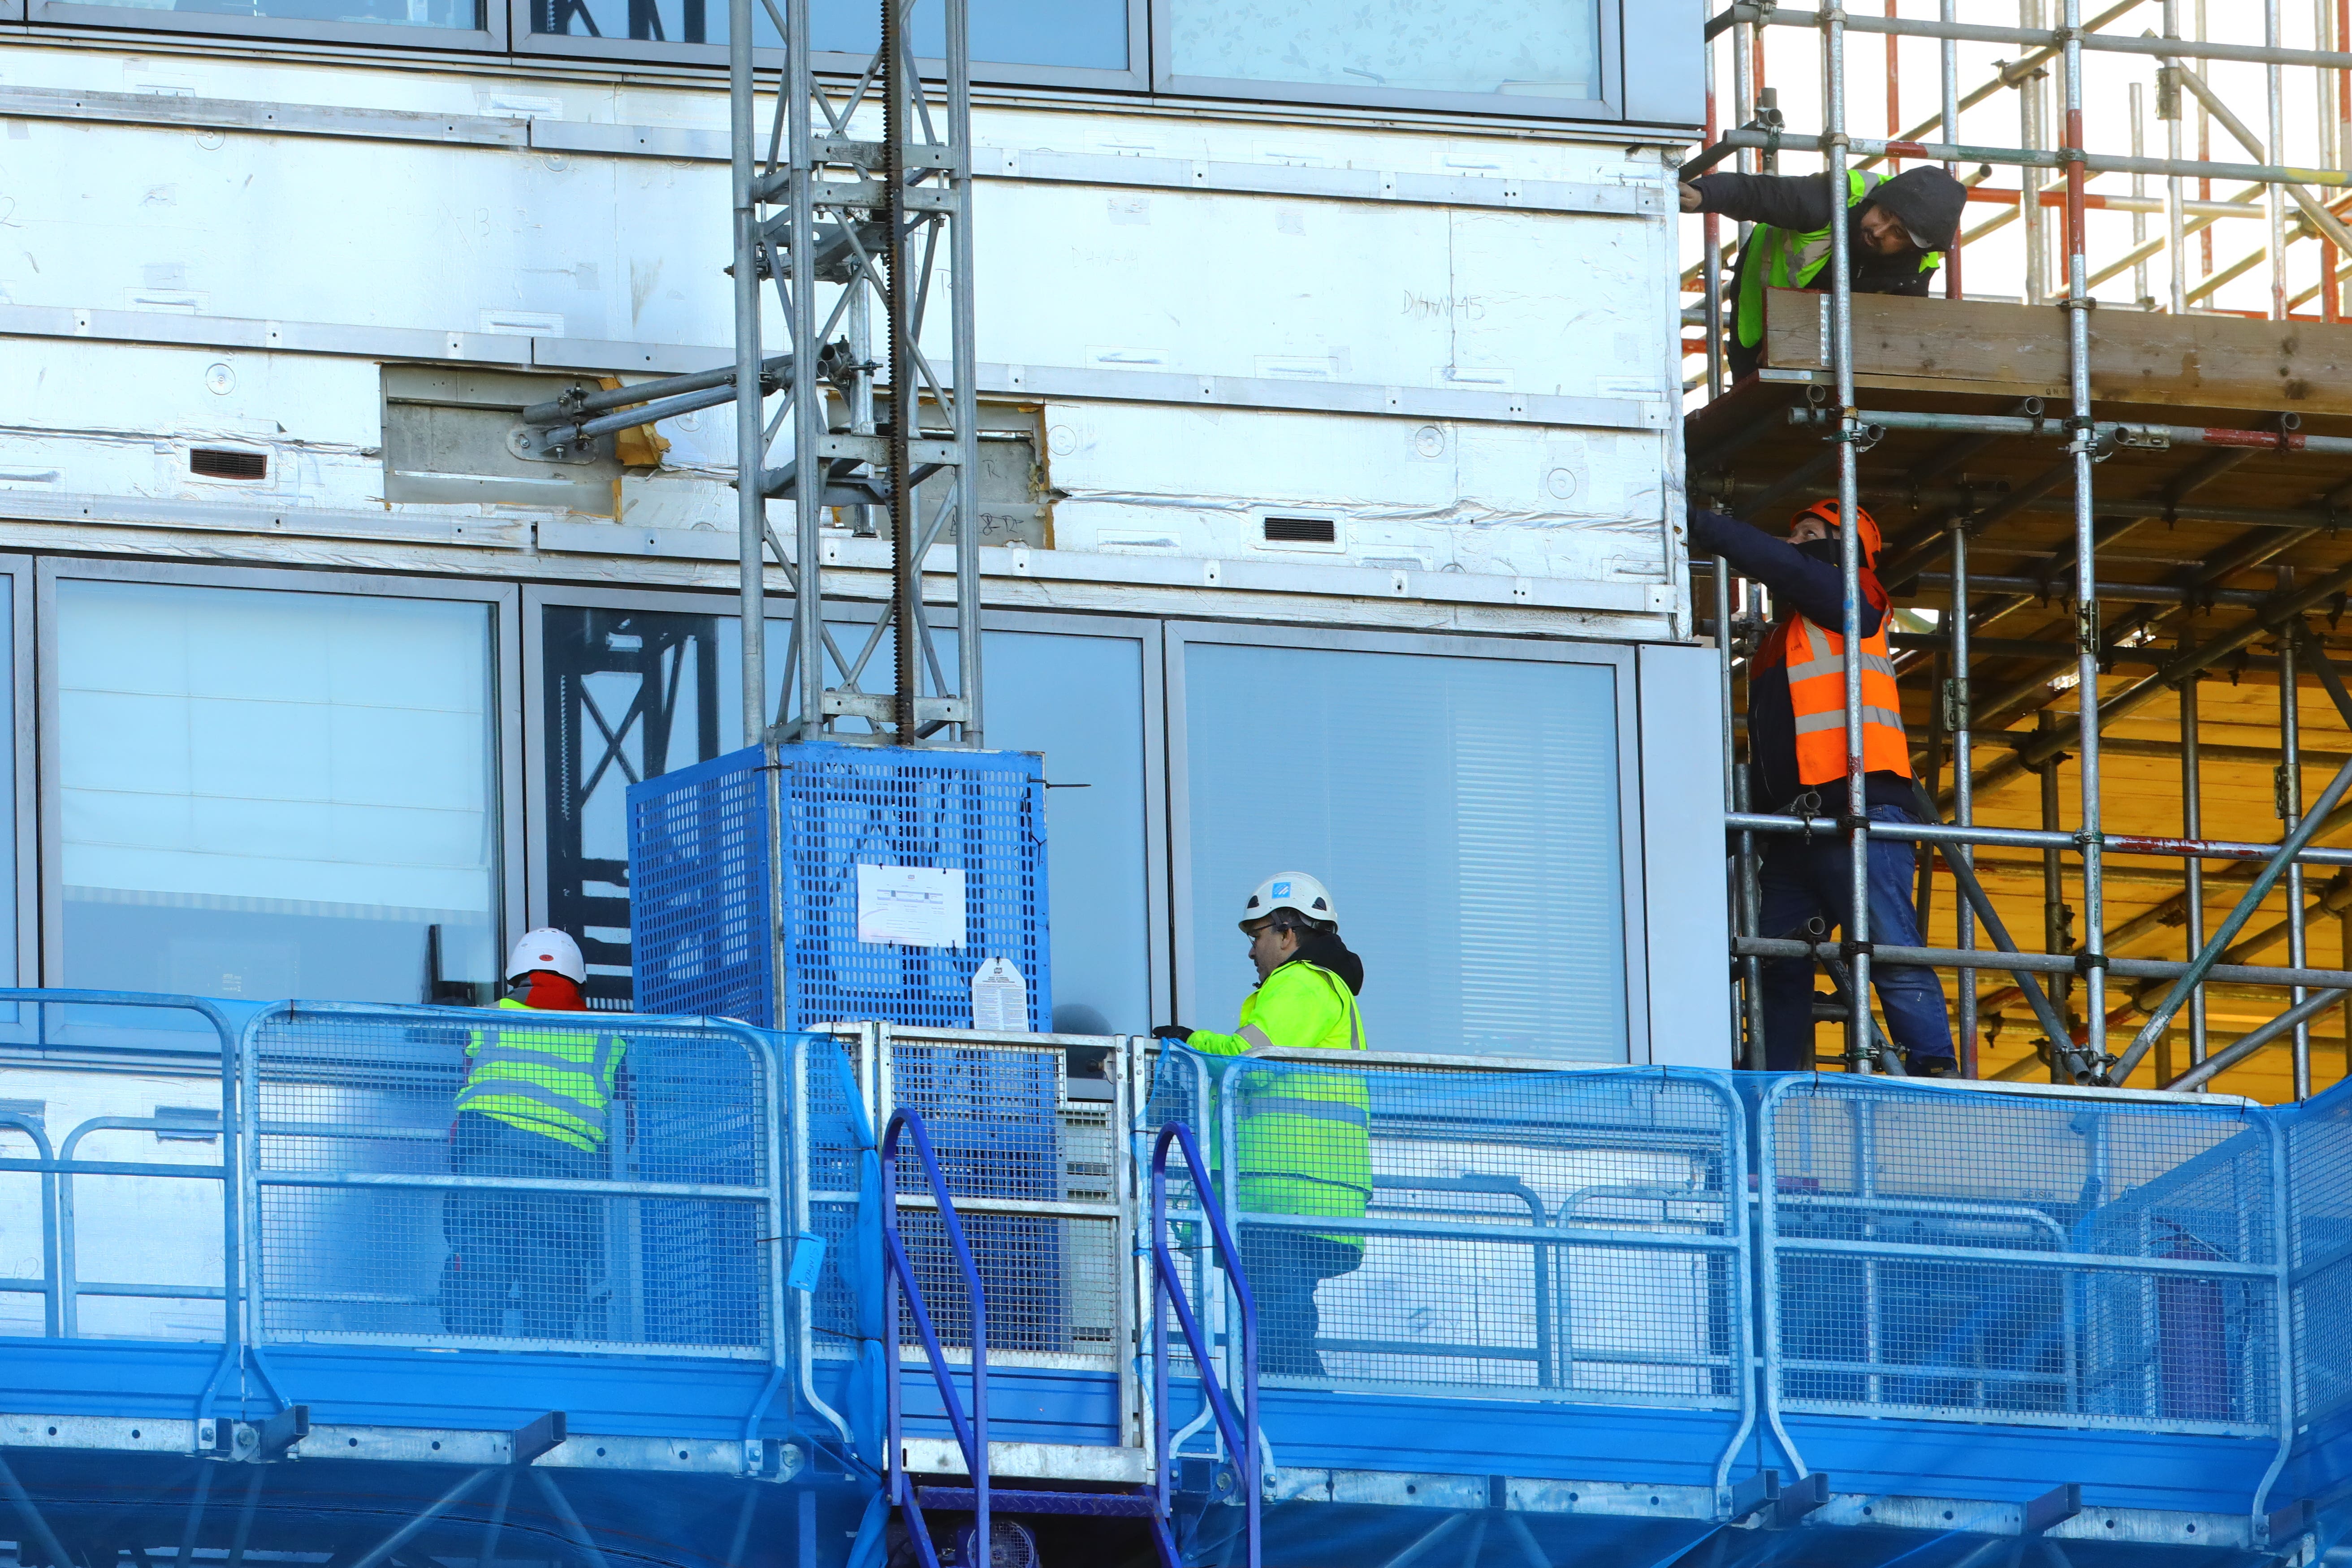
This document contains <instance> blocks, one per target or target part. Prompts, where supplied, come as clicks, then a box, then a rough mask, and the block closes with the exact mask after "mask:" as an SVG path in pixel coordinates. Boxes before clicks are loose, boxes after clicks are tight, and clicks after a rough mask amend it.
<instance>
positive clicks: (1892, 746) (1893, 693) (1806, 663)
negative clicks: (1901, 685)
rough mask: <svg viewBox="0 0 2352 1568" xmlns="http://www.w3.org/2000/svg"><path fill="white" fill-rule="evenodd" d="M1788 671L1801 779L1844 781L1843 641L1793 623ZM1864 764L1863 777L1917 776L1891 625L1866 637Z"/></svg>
mask: <svg viewBox="0 0 2352 1568" xmlns="http://www.w3.org/2000/svg"><path fill="white" fill-rule="evenodd" d="M1784 657H1785V658H1786V659H1787V661H1788V662H1787V663H1786V665H1785V666H1784V667H1783V668H1784V670H1785V673H1786V674H1787V676H1788V679H1789V708H1790V717H1791V718H1792V719H1793V720H1794V721H1795V728H1796V743H1797V782H1798V783H1799V784H1831V783H1833V782H1835V781H1836V780H1839V779H1842V778H1843V777H1845V763H1846V756H1845V639H1844V638H1843V637H1840V636H1838V634H1837V633H1835V632H1833V631H1831V630H1829V629H1828V628H1827V627H1825V626H1818V625H1816V624H1815V623H1813V622H1812V621H1810V620H1807V619H1806V618H1805V617H1804V616H1791V617H1790V621H1789V626H1788V640H1787V642H1786V644H1785V651H1784ZM1862 766H1863V771H1864V773H1899V774H1901V775H1902V776H1903V777H1905V778H1908V777H1910V776H1911V745H1910V742H1909V741H1908V740H1907V739H1906V737H1905V735H1904V732H1903V699H1902V696H1901V694H1900V693H1899V692H1898V691H1897V690H1896V689H1895V660H1894V658H1893V657H1892V656H1891V655H1890V653H1889V652H1888V649H1887V644H1886V623H1885V619H1883V618H1882V619H1881V620H1880V622H1879V626H1878V630H1876V631H1875V632H1874V633H1872V634H1871V635H1870V636H1868V637H1864V638H1863V639H1862Z"/></svg>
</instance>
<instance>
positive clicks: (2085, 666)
mask: <svg viewBox="0 0 2352 1568" xmlns="http://www.w3.org/2000/svg"><path fill="white" fill-rule="evenodd" d="M2065 16H2066V38H2065V44H2066V47H2065V52H2064V57H2063V58H2064V61H2065V65H2064V69H2063V81H2064V91H2065V99H2066V110H2065V113H2066V145H2067V146H2068V147H2069V148H2071V149H2073V150H2074V159H2073V161H2072V162H2071V163H2068V164H2067V167H2066V370H2067V383H2068V388H2069V392H2070V394H2071V395H2072V399H2073V412H2072V415H2071V416H2070V419H2069V423H2070V424H2072V425H2073V426H2074V441H2073V443H2072V451H2073V454H2074V646H2075V698H2076V701H2077V703H2078V710H2079V711H2080V713H2081V715H2082V718H2081V730H2082V743H2081V746H2080V748H2079V749H2078V751H2077V753H2076V761H2075V767H2076V778H2077V780H2078V782H2079V783H2080V784H2081V798H2082V808H2081V813H2080V816H2079V819H2078V826H2079V828H2080V831H2081V835H2082V855H2083V903H2084V930H2083V947H2082V966H2083V1017H2084V1022H2085V1026H2086V1027H2087V1028H2088V1029H2089V1030H2090V1035H2089V1037H2087V1038H2086V1039H2085V1040H2084V1052H2085V1054H2084V1059H2083V1060H2082V1062H2081V1063H2080V1064H2079V1065H2078V1066H2077V1068H2076V1075H2077V1077H2078V1078H2089V1077H2092V1076H2095V1074H2096V1073H2098V1072H2099V1071H2101V1070H2103V1069H2104V1068H2105V1065H2106V1062H2107V1059H2108V1058H2107V1051H2106V1041H2105V1037H2104V1035H2105V1022H2104V1021H2105V1017H2106V1016H2107V1008H2106V1002H2107V992H2106V978H2107V977H2106V969H2105V964H2106V948H2105V941H2106V934H2105V930H2104V925H2105V910H2106V903H2105V896H2104V889H2103V888H2102V887H2101V884H2100V879H2099V878H2100V871H2101V869H2102V858H2103V857H2104V855H2105V842H2104V841H2103V840H2102V839H2101V837H2100V826H2099V823H2100V797H2099V726H2098V712H2099V584H2098V539H2097V534H2096V519H2095V514H2094V512H2093V510H2092V504H2091V503H2092V485H2093V479H2092V458H2093V452H2094V443H2093V433H2092V425H2091V289H2090V283H2089V277H2090V258H2089V255H2088V250H2089V245H2088V241H2087V239H2086V237H2085V235H2084V221H2083V182H2084V178H2085V171H2084V167H2083V158H2082V151H2081V150H2082V147H2083V141H2084V137H2083V36H2082V35H2083V0H2066V5H2065ZM2050 1045H2051V1049H2052V1051H2053V1054H2055V1055H2059V1056H2063V1054H2064V1052H2065V1050H2066V1042H2064V1041H2061V1040H2053V1041H2051V1042H2050Z"/></svg>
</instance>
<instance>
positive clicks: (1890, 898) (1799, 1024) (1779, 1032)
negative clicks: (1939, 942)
mask: <svg viewBox="0 0 2352 1568" xmlns="http://www.w3.org/2000/svg"><path fill="white" fill-rule="evenodd" d="M1870 819H1871V820H1872V821H1873V822H1916V821H1918V820H1919V819H1918V818H1917V817H1916V816H1912V815H1911V814H1910V813H1909V812H1907V811H1906V810H1904V809H1903V808H1902V807H1901V806H1899V805H1874V806H1872V807H1871V808H1870ZM1869 853H1870V940H1871V942H1872V943H1873V944H1874V945H1880V944H1883V945H1885V946H1890V947H1917V946H1919V945H1920V942H1919V924H1918V921H1917V919H1916V917H1915V915H1914V913H1913V911H1912V908H1911V872H1912V856H1911V845H1910V841H1909V840H1907V839H1892V838H1873V839H1872V840H1871V841H1870V851H1869ZM1852 865H1853V859H1852V858H1851V857H1850V856H1849V855H1848V854H1847V852H1846V841H1845V837H1844V836H1843V834H1816V835H1815V836H1813V837H1811V838H1800V837H1788V836H1786V835H1782V834H1774V835H1772V836H1771V844H1770V847H1769V848H1767V849H1766V850H1765V852H1764V865H1763V868H1762V870H1761V871H1760V872H1759V893H1760V897H1761V908H1760V910H1759V915H1758V926H1759V933H1758V934H1759V935H1762V936H1767V937H1795V938H1797V939H1798V940H1800V941H1801V940H1804V937H1805V931H1804V929H1803V928H1804V925H1805V922H1806V921H1810V920H1811V919H1813V918H1814V917H1815V916H1819V917H1820V918H1821V919H1822V921H1825V922H1827V923H1828V924H1829V925H1830V926H1831V927H1832V928H1833V929H1835V930H1836V931H1839V932H1840V933H1841V934H1843V931H1844V930H1845V923H1846V916H1847V911H1848V910H1850V909H1851V908H1852V894H1851V889H1852V888H1853V877H1852V875H1851V870H1850V868H1851V867H1852ZM1870 977H1871V982H1872V986H1873V988H1874V990H1876V991H1877V993H1878V1005H1880V1006H1881V1007H1882V1008H1884V1009H1885V1013H1886V1027H1887V1031H1888V1033H1890V1034H1892V1035H1893V1036H1894V1037H1895V1046H1896V1047H1897V1048H1898V1049H1900V1050H1901V1051H1902V1052H1903V1056H1904V1067H1905V1070H1906V1071H1908V1072H1912V1073H1915V1074H1916V1073H1920V1072H1924V1071H1925V1070H1926V1069H1927V1068H1929V1067H1930V1066H1932V1065H1934V1064H1936V1063H1937V1062H1948V1061H1950V1060H1951V1059H1952V1026H1951V1020H1950V1019H1949V1018H1948V1017H1947V1016H1945V1013H1944V988H1943V985H1942V984H1940V983H1939V982H1938V981H1937V978H1936V972H1935V971H1934V970H1932V969H1921V968H1917V967H1914V966H1912V965H1908V964H1893V963H1876V962H1873V963H1872V964H1871V966H1870ZM1812 1007H1813V961H1812V960H1811V959H1810V958H1768V959H1766V960H1765V961H1764V1063H1765V1066H1767V1067H1768V1068H1770V1069H1771V1070H1772V1071H1774V1072H1811V1070H1812V1069H1813V1015H1812Z"/></svg>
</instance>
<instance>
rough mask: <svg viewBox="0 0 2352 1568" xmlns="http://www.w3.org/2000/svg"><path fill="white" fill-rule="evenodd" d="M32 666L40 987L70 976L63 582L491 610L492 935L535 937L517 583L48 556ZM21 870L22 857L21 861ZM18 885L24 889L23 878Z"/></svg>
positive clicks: (40, 569)
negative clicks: (61, 690) (529, 893)
mask: <svg viewBox="0 0 2352 1568" xmlns="http://www.w3.org/2000/svg"><path fill="white" fill-rule="evenodd" d="M35 566H36V572H37V582H36V584H35V594H36V598H35V616H34V632H35V640H34V658H35V659H36V660H37V668H38V670H39V686H38V691H37V702H38V712H39V717H38V719H37V724H38V728H39V737H40V752H41V764H42V765H41V771H40V781H39V803H38V816H39V835H40V837H39V844H40V856H39V865H40V873H39V882H38V903H39V909H40V916H41V919H40V973H41V977H42V978H41V981H40V984H44V985H48V986H58V985H61V984H64V977H65V853H64V851H65V811H64V782H65V781H64V777H63V774H62V772H61V769H60V767H59V760H60V759H61V757H62V755H63V750H62V748H63V745H64V737H65V731H64V725H63V721H62V718H61V716H60V714H59V711H58V584H59V583H60V582H63V581H68V580H72V581H99V582H109V583H152V584H165V585H168V586H175V587H191V588H246V589H253V590H257V591H261V592H290V593H308V594H318V595H325V596H329V597H340V598H352V597H358V598H371V599H443V600H455V601H457V602H460V603H465V604H479V605H488V606H489V609H490V637H491V648H490V682H491V689H490V694H489V703H488V706H489V711H490V720H491V722H492V724H493V725H494V726H495V727H496V728H495V732H494V733H493V735H492V737H491V745H490V757H491V765H492V767H493V768H495V769H496V771H497V772H496V776H495V777H494V778H493V779H492V780H491V787H490V798H491V800H492V802H493V803H494V804H495V805H496V808H497V810H498V813H499V825H498V833H497V839H496V841H497V844H498V851H499V865H498V868H497V871H496V873H495V875H494V877H493V879H492V882H491V887H492V890H493V893H494V896H495V897H496V898H497V900H498V901H499V907H498V908H497V909H495V910H492V911H491V917H490V929H491V931H493V932H494V933H495V938H496V942H497V945H498V950H499V952H505V951H506V950H507V948H508V947H509V945H511V944H512V943H513V942H514V941H515V939H516V938H517V937H519V936H520V935H521V934H522V932H523V931H525V930H526V929H528V928H527V927H525V926H523V925H520V924H518V923H517V921H518V920H519V919H520V916H521V913H522V911H523V908H524V905H523V862H522V839H523V826H524V824H523V816H522V812H523V805H524V799H523V797H524V796H525V795H527V794H528V791H527V790H526V789H525V788H524V778H523V758H522V728H521V724H520V713H519V712H518V711H517V706H516V705H517V701H518V699H519V698H520V692H521V687H522V679H521V678H522V670H521V648H520V619H521V616H520V613H519V612H520V607H521V595H520V590H519V589H518V587H517V586H516V584H512V583H502V582H495V581H486V580H480V579H474V580H467V579H463V578H421V577H401V576H392V575H384V576H377V575H373V574H365V573H351V572H309V571H303V570H300V569H299V568H286V567H247V566H184V565H179V564H177V563H166V562H148V561H135V560H82V559H70V558H57V557H42V558H41V559H39V560H38V561H37V562H36V563H35ZM18 860H19V864H20V866H21V863H22V860H23V856H22V855H21V853H20V854H19V856H18ZM18 880H19V883H20V884H22V883H23V882H24V881H25V878H24V877H23V874H22V872H21V870H20V871H19V874H18Z"/></svg>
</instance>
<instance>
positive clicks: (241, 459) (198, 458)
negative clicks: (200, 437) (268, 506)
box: [188, 447, 269, 479]
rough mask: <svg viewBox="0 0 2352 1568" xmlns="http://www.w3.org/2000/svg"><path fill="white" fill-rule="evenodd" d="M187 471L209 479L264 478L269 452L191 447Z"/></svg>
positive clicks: (266, 477)
mask: <svg viewBox="0 0 2352 1568" xmlns="http://www.w3.org/2000/svg"><path fill="white" fill-rule="evenodd" d="M188 471H189V472H190V473H192V474H202V475H204V476H205V478H206V479H268V477H269V454H268V453H267V452H232V451H229V450H227V449H226V447H190V448H189V449H188Z"/></svg>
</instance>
